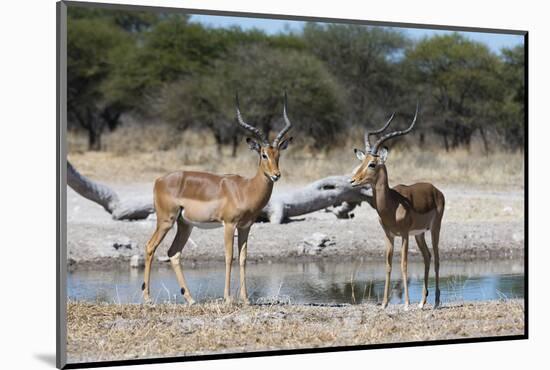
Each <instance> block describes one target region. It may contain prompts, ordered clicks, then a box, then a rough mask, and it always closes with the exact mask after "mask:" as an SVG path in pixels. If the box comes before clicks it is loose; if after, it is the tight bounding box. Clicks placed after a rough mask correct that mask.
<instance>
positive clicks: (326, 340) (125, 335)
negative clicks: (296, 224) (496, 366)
mask: <svg viewBox="0 0 550 370" xmlns="http://www.w3.org/2000/svg"><path fill="white" fill-rule="evenodd" d="M67 308H68V320H67V332H68V339H67V347H68V348H67V351H68V359H69V362H84V361H107V360H121V359H136V358H148V357H162V356H193V355H199V354H209V353H231V352H253V351H262V350H263V351H265V350H277V349H292V348H314V347H332V346H353V345H365V344H378V343H398V342H412V341H414V342H416V341H418V342H421V341H428V340H436V339H438V340H441V339H456V338H472V337H476V338H479V337H488V336H509V335H522V334H524V305H523V301H520V300H507V301H493V302H482V303H465V304H457V305H444V306H443V307H441V308H440V309H437V310H432V309H426V308H425V309H424V310H420V309H418V308H416V307H415V308H413V309H411V310H409V311H404V310H403V307H402V306H401V305H395V306H390V308H389V309H387V310H383V309H381V308H380V306H376V305H373V304H361V305H346V306H337V307H334V306H321V307H319V306H304V305H279V304H275V305H263V306H256V305H252V306H240V305H235V304H232V305H226V304H223V303H220V302H211V303H206V304H201V305H194V306H186V305H180V304H177V305H175V304H163V305H155V306H147V305H113V304H110V305H109V304H93V303H69V304H68V307H67Z"/></svg>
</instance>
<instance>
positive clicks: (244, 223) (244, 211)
mask: <svg viewBox="0 0 550 370" xmlns="http://www.w3.org/2000/svg"><path fill="white" fill-rule="evenodd" d="M236 110H237V121H238V123H239V125H240V126H241V127H243V128H244V129H246V130H248V131H249V132H250V133H252V134H253V135H254V136H255V137H256V139H251V138H247V139H246V142H247V143H248V145H249V147H250V149H251V150H254V151H256V152H257V153H258V155H259V164H258V170H257V172H256V175H255V176H254V177H252V178H244V177H241V176H239V175H223V176H220V175H214V174H211V173H207V172H194V171H180V172H173V173H170V174H168V175H165V176H163V177H161V178H159V179H157V180H156V181H155V187H154V204H155V210H156V213H157V228H156V230H155V232H154V234H153V236H152V237H151V239H150V240H149V242H148V243H147V246H146V259H145V277H144V283H143V285H142V290H143V298H144V300H145V301H146V302H150V296H149V282H150V274H151V263H152V261H153V255H154V253H155V250H156V248H157V247H158V245H159V244H160V242H161V241H162V239H163V238H164V236H165V235H166V233H167V232H168V230H170V228H171V227H172V226H173V225H174V222H177V234H176V237H175V238H174V241H173V242H172V245H171V247H170V249H169V250H168V257H169V258H170V262H171V265H172V268H173V269H174V272H175V273H176V277H177V279H178V283H179V285H180V287H181V293H182V294H183V296H184V297H185V299H186V300H187V302H188V303H189V304H193V303H194V300H193V298H192V297H191V293H190V292H189V288H188V287H187V283H186V282H185V278H184V277H183V271H182V269H181V265H180V258H181V251H182V249H183V246H184V245H185V243H186V242H187V239H188V238H189V235H190V234H191V230H192V229H193V227H194V226H196V227H199V228H205V229H208V228H214V227H222V226H223V228H224V243H225V290H224V298H225V300H226V302H229V301H230V281H231V263H232V260H233V239H234V235H235V230H237V231H238V247H239V264H240V298H241V300H242V301H244V302H245V303H248V295H247V291H246V278H245V266H246V253H247V240H248V233H249V231H250V227H251V226H252V224H253V223H254V221H255V220H256V218H257V216H258V214H259V213H260V211H261V210H262V208H264V207H265V205H266V204H267V202H268V201H269V198H270V197H271V191H272V190H273V183H274V182H276V181H277V180H279V178H280V177H281V172H280V171H279V154H280V151H281V150H284V149H286V148H287V146H288V144H289V143H290V142H291V140H292V137H289V138H284V136H285V134H286V133H287V132H288V131H289V130H290V128H291V127H292V124H291V123H290V120H289V119H288V117H287V103H286V93H285V99H284V107H283V118H284V121H285V126H284V128H283V129H282V130H281V131H280V132H279V134H278V135H277V137H276V138H275V140H273V143H271V144H270V143H269V141H268V138H267V135H266V134H265V133H264V132H262V131H261V130H259V129H258V128H255V127H253V126H250V125H249V124H247V123H245V122H244V120H243V118H242V116H241V112H240V110H239V100H238V96H237V98H236Z"/></svg>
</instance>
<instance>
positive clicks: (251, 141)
mask: <svg viewBox="0 0 550 370" xmlns="http://www.w3.org/2000/svg"><path fill="white" fill-rule="evenodd" d="M246 143H247V144H248V148H250V150H254V151H256V152H258V153H259V152H260V144H258V142H257V141H256V140H254V139H251V138H249V137H247V138H246Z"/></svg>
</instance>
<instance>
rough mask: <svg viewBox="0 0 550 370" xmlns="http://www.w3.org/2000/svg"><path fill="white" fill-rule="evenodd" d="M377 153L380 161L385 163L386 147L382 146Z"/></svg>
mask: <svg viewBox="0 0 550 370" xmlns="http://www.w3.org/2000/svg"><path fill="white" fill-rule="evenodd" d="M378 155H379V156H380V161H382V163H386V158H388V148H386V147H383V148H382V149H380V150H379V151H378Z"/></svg>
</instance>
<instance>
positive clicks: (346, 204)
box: [67, 161, 372, 223]
mask: <svg viewBox="0 0 550 370" xmlns="http://www.w3.org/2000/svg"><path fill="white" fill-rule="evenodd" d="M67 185H69V186H70V187H71V188H72V189H73V190H74V191H76V192H77V193H78V194H80V195H82V196H83V197H85V198H86V199H89V200H91V201H92V202H95V203H97V204H99V205H101V206H102V207H103V208H104V209H105V210H106V211H107V212H109V213H110V214H111V215H112V216H113V219H115V220H141V219H145V218H147V217H148V216H149V215H150V214H151V213H154V212H155V209H154V207H153V204H152V202H151V201H143V200H135V199H134V200H132V199H127V200H125V201H121V200H120V198H119V196H118V194H117V193H116V192H115V191H114V190H112V189H111V188H109V187H108V186H106V185H104V184H100V183H97V182H95V181H92V180H90V179H88V178H86V177H85V176H83V175H82V174H80V173H79V172H78V171H77V170H76V169H75V168H74V167H73V166H72V165H71V163H70V162H69V161H67ZM363 201H366V202H369V203H370V202H371V201H372V197H371V191H370V189H366V188H353V187H352V186H351V185H350V183H349V177H348V176H330V177H326V178H324V179H320V180H317V181H315V182H313V183H311V184H309V185H306V186H305V187H303V188H301V189H297V190H293V191H289V192H284V193H274V194H273V195H272V196H271V199H270V201H269V203H268V205H267V206H266V207H265V208H264V209H263V210H262V212H261V214H260V216H259V220H258V221H269V222H272V223H282V222H285V221H288V220H289V218H290V217H296V216H301V215H305V214H308V213H311V212H315V211H319V210H322V209H329V208H331V207H333V209H330V210H328V211H329V212H332V213H334V215H336V217H338V218H351V217H353V215H352V214H351V211H352V210H353V209H354V208H355V207H356V206H358V205H360V204H361V202H363Z"/></svg>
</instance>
